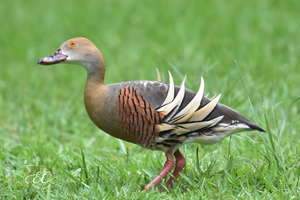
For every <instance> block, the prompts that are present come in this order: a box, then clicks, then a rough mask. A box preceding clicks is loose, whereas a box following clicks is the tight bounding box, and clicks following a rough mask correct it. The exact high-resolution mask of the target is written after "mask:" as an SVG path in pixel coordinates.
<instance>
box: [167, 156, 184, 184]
mask: <svg viewBox="0 0 300 200" xmlns="http://www.w3.org/2000/svg"><path fill="white" fill-rule="evenodd" d="M174 156H175V158H176V167H175V169H174V172H173V176H171V177H170V178H169V180H168V181H167V183H166V186H167V187H169V186H170V187H171V188H173V183H175V181H176V179H177V178H178V177H179V172H181V171H182V170H183V168H184V166H185V163H186V161H185V158H184V157H183V155H182V154H181V153H180V151H179V150H176V151H175V153H174ZM174 178H175V179H174Z"/></svg>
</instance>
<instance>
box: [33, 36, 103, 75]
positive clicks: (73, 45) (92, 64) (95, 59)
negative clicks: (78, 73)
mask: <svg viewBox="0 0 300 200" xmlns="http://www.w3.org/2000/svg"><path fill="white" fill-rule="evenodd" d="M57 63H70V64H76V65H81V66H83V67H85V68H86V69H87V70H88V71H90V70H92V69H94V68H105V61H104V58H103V56H102V54H101V52H100V51H99V49H98V48H97V47H96V45H95V44H94V43H93V42H91V41H90V40H88V39H86V38H83V37H78V38H72V39H70V40H67V41H66V42H64V43H63V44H62V45H61V46H60V47H59V48H58V50H57V51H56V52H54V53H53V54H52V55H51V56H48V57H44V58H41V59H40V60H39V61H38V64H41V65H53V64H57Z"/></svg>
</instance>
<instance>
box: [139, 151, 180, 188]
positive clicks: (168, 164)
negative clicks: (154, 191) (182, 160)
mask: <svg viewBox="0 0 300 200" xmlns="http://www.w3.org/2000/svg"><path fill="white" fill-rule="evenodd" d="M178 152H179V151H178ZM179 154H180V152H179ZM180 155H181V154H180ZM181 156H182V155H181ZM166 157H167V161H166V163H165V165H164V168H163V169H162V171H161V172H160V175H158V176H157V177H156V178H155V179H153V181H151V182H150V183H149V184H148V185H146V186H145V189H144V190H143V192H145V191H146V190H148V189H149V188H151V187H152V184H153V183H154V188H156V187H157V185H158V184H159V183H160V182H161V181H162V179H163V178H165V177H166V176H167V175H168V173H170V171H171V170H172V169H173V168H174V166H175V161H174V158H173V155H172V153H170V152H167V153H166ZM176 158H177V157H176ZM176 167H177V166H176Z"/></svg>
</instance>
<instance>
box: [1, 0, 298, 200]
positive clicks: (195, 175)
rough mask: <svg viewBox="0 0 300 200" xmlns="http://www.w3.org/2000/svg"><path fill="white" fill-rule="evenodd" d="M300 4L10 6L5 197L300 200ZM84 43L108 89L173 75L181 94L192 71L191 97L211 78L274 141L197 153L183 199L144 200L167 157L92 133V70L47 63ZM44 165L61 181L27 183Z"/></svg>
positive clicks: (4, 87) (178, 191)
mask: <svg viewBox="0 0 300 200" xmlns="http://www.w3.org/2000/svg"><path fill="white" fill-rule="evenodd" d="M299 7H300V2H298V1H276V0H273V1H272V0H266V1H259V0H254V1H247V2H245V1H238V0H234V1H230V2H224V1H217V0H213V1H209V2H208V1H188V2H187V1H179V0H172V1H171V0H167V1H158V0H154V1H150V0H147V1H133V0H128V1H120V0H112V1H108V0H107V1H103V0H101V1H95V0H91V1H85V2H79V1H77V2H76V1H73V2H69V1H57V0H53V1H48V2H42V1H32V0H28V1H21V0H15V1H2V2H1V3H0V24H1V31H0V46H1V47H0V51H1V53H0V119H1V120H0V136H1V137H0V144H1V145H0V146H1V147H0V148H1V151H0V161H1V162H0V196H1V198H8V199H9V198H11V199H14V198H15V199H20V198H25V199H26V198H28V199H32V198H35V199H46V198H48V199H57V198H60V199H67V198H71V199H92V198H94V199H98V198H108V199H113V198H125V199H131V198H132V199H134V198H145V197H147V198H151V199H152V198H153V199H154V198H158V199H160V198H165V199H173V198H174V199H178V198H179V199H180V198H191V197H200V198H208V199H235V198H241V199H244V198H249V199H251V198H253V199H270V198H274V199H283V198H288V199H291V198H296V199H297V198H300V197H299V190H300V189H299V175H300V169H299V157H300V156H299V152H300V151H299V143H300V136H299V128H300V124H299V120H300V117H299V108H298V106H299V102H298V101H296V102H295V103H294V104H293V105H292V106H291V107H290V110H289V112H288V113H287V111H288V108H289V106H290V105H291V104H292V102H293V101H295V100H296V99H297V98H298V97H299V93H300V88H299V83H300V80H299V64H298V62H299V56H300V35H299V33H300V15H299ZM78 36H82V37H86V38H88V39H90V40H91V41H93V42H94V43H95V44H96V45H97V46H98V48H99V49H100V50H101V52H102V53H103V55H104V57H105V60H106V64H107V70H106V78H105V83H107V84H108V83H114V82H122V81H129V80H155V79H156V72H155V68H158V69H159V70H160V72H161V75H162V78H163V81H166V82H168V76H167V71H168V70H170V71H171V72H172V74H173V77H174V79H175V83H177V85H178V84H180V83H181V80H182V76H183V75H184V74H187V75H188V78H187V84H186V86H187V88H189V89H193V90H197V88H198V86H199V82H200V76H203V77H204V79H205V83H206V93H208V92H209V93H210V96H212V95H214V94H219V93H222V97H221V101H220V102H221V103H223V104H225V105H228V106H230V107H232V108H234V109H236V110H238V111H239V112H241V113H242V114H244V115H246V116H248V117H249V118H250V119H251V120H253V121H255V122H257V123H258V124H259V125H260V126H261V127H263V128H265V129H268V130H269V134H260V133H254V132H253V133H241V134H237V135H235V136H232V137H231V138H230V139H225V140H224V141H223V142H221V143H219V144H216V145H213V146H211V147H204V148H203V149H202V148H201V147H200V146H198V145H196V144H195V145H194V144H193V145H186V146H184V147H182V148H181V150H182V151H183V154H184V155H186V158H187V166H186V168H185V170H184V172H183V175H182V176H181V178H180V179H179V180H178V184H177V185H176V187H175V188H174V190H172V191H171V192H170V193H160V192H158V191H153V192H148V193H145V194H144V193H139V191H140V190H142V189H143V187H144V186H145V185H146V184H147V183H148V182H149V181H150V180H152V179H153V178H154V177H155V176H156V175H157V174H158V173H159V171H160V169H161V168H162V166H163V163H164V162H165V157H164V155H163V154H162V153H160V152H150V151H147V150H144V149H141V148H140V147H138V146H136V145H132V144H129V143H124V144H125V146H123V143H120V142H119V141H118V140H117V139H115V138H112V137H110V136H109V135H107V134H105V133H104V132H102V131H101V130H98V129H97V128H96V127H95V125H93V123H92V122H91V121H90V120H89V118H88V116H87V114H86V112H85V108H84V104H83V89H84V85H85V78H86V72H85V70H84V69H83V68H80V67H75V66H71V65H68V66H67V65H63V64H61V65H55V66H50V67H45V66H38V65H37V64H36V63H37V61H38V59H39V58H41V57H45V56H48V55H50V54H52V53H53V52H54V51H56V49H57V48H58V47H59V46H60V45H61V43H63V42H64V41H65V40H67V39H70V38H72V37H78ZM235 61H236V62H237V64H236V63H235ZM237 65H238V68H237ZM239 70H240V72H241V76H242V78H243V80H244V83H245V87H246V90H247V92H246V91H245V89H244V88H243V85H242V81H241V78H240V75H239ZM178 72H180V73H178ZM247 95H249V97H250V100H251V103H252V105H253V110H254V112H252V109H251V106H250V104H249V101H248V99H247ZM263 105H264V109H265V112H266V114H265V116H266V118H267V120H268V124H266V120H265V117H264V114H263ZM284 122H285V123H284ZM267 125H268V126H269V128H268V127H267ZM272 139H273V140H274V145H273V146H272V145H271V144H272V141H271V140H272ZM197 147H199V152H198V154H197V155H198V156H199V158H198V156H196V149H197ZM81 148H82V149H83V151H84V153H85V158H84V159H83V157H82V155H81V151H80V149H81ZM197 158H198V159H199V162H198V160H197ZM83 161H85V162H86V165H87V170H86V171H87V172H88V174H89V182H88V183H87V182H86V181H87V180H86V177H85V176H84V172H83V171H84V170H81V169H82V166H83ZM278 163H279V164H278ZM38 165H46V166H49V167H51V168H52V169H53V172H54V174H55V176H56V179H55V181H54V184H52V185H50V186H49V187H47V188H46V189H41V188H38V187H36V186H34V185H31V184H26V182H25V178H26V177H27V176H28V175H29V174H30V171H31V170H32V169H33V168H34V167H35V166H38ZM98 166H100V167H99V171H98ZM83 183H85V184H86V185H84V184H83Z"/></svg>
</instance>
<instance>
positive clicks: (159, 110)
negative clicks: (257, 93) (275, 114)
mask: <svg viewBox="0 0 300 200" xmlns="http://www.w3.org/2000/svg"><path fill="white" fill-rule="evenodd" d="M60 62H64V63H70V64H77V65H81V66H83V67H84V68H85V69H86V70H87V80H86V86H85V90H84V103H85V107H86V111H87V113H88V115H89V117H90V118H91V120H92V121H93V122H94V123H95V125H96V126H98V127H99V128H100V129H102V130H103V131H105V132H106V133H108V134H110V135H111V136H114V137H116V138H119V139H122V140H125V141H128V142H132V143H134V144H138V145H140V146H142V147H144V148H147V149H152V150H159V151H163V152H165V154H166V157H167V161H166V163H165V165H164V167H163V170H162V171H161V173H160V175H158V176H157V177H156V178H154V180H153V181H151V182H150V183H149V184H148V185H146V187H145V189H144V190H143V191H145V190H147V189H149V188H151V187H152V185H154V187H156V186H157V185H158V184H159V183H160V182H161V181H162V178H165V177H166V176H167V175H168V174H169V173H170V172H171V171H172V170H173V169H174V171H173V174H172V176H171V177H170V179H169V180H168V181H167V183H166V186H167V187H168V186H170V187H172V186H173V183H174V182H175V180H176V179H177V178H178V177H179V173H180V172H181V171H182V169H183V168H184V166H185V158H184V157H183V155H182V154H181V153H180V151H179V147H180V146H182V145H184V144H187V143H193V142H196V143H200V144H202V145H210V144H214V143H217V142H219V141H221V140H223V139H224V138H225V137H227V136H229V135H231V134H233V133H236V132H240V131H251V130H257V131H261V132H265V131H264V130H263V129H262V128H260V127H259V126H258V125H256V124H255V123H253V122H252V121H250V120H249V119H248V118H246V117H245V116H243V115H242V114H240V113H238V112H237V111H235V110H233V109H231V108H229V107H227V106H225V105H222V104H220V103H218V102H219V99H220V95H219V96H217V97H216V98H214V99H208V98H206V97H204V96H203V93H204V80H203V78H201V85H200V87H199V91H198V92H197V93H196V92H194V91H191V90H188V89H185V86H184V84H185V78H184V80H183V82H182V84H181V85H180V86H175V85H174V83H173V78H172V75H171V73H169V77H170V83H169V84H168V83H163V82H161V78H160V75H159V73H158V81H133V82H120V83H114V84H109V85H105V84H104V75H105V61H104V58H103V56H102V54H101V52H100V51H99V49H98V48H97V47H96V46H95V45H94V44H93V43H92V42H91V41H89V40H88V39H86V38H73V39H70V40H68V41H66V42H64V43H63V44H62V45H61V46H60V47H59V49H58V50H57V51H56V52H55V53H54V54H52V55H51V56H48V57H45V58H42V59H40V60H39V61H38V64H42V65H51V64H57V63H60ZM173 156H175V158H176V161H175V160H174V157H173Z"/></svg>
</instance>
